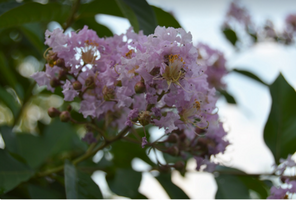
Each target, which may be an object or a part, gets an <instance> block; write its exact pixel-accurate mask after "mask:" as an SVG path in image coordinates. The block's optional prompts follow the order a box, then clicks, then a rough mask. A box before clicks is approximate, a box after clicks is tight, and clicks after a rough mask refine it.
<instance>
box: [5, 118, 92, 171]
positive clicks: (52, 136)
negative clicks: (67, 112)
mask: <svg viewBox="0 0 296 200" xmlns="http://www.w3.org/2000/svg"><path fill="white" fill-rule="evenodd" d="M0 131H1V134H2V137H3V139H4V142H5V144H7V145H6V147H5V148H6V149H7V150H9V151H10V152H12V153H15V154H18V155H20V156H21V157H22V158H23V159H25V161H26V162H27V163H28V165H29V166H30V167H32V168H37V167H39V166H40V165H41V164H42V163H43V162H44V161H45V160H46V159H48V157H49V156H54V155H58V154H61V153H64V152H67V151H69V150H73V149H74V150H76V151H77V150H85V149H86V146H84V144H83V143H82V142H81V141H80V139H79V138H78V136H77V134H76V132H75V131H74V130H73V128H72V126H71V125H69V124H67V123H62V122H60V121H58V120H56V121H54V122H53V123H51V124H50V125H49V126H47V127H46V128H45V131H44V133H43V134H42V135H41V136H34V135H31V134H26V133H22V134H15V133H14V132H12V129H11V128H10V127H7V126H2V127H0Z"/></svg>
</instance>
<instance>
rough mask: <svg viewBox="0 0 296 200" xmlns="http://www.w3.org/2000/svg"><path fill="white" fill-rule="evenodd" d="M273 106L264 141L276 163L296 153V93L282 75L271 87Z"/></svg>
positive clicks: (265, 129)
mask: <svg viewBox="0 0 296 200" xmlns="http://www.w3.org/2000/svg"><path fill="white" fill-rule="evenodd" d="M269 89H270V94H271V98H272V105H271V110H270V114H269V117H268V120H267V123H266V125H265V128H264V141H265V143H266V145H267V146H268V148H269V149H270V150H271V152H272V154H273V156H274V158H275V161H276V162H277V163H279V159H280V158H287V156H288V155H289V154H294V153H295V151H296V146H295V143H296V106H295V102H296V92H295V90H294V88H292V87H291V86H290V85H289V83H288V82H287V81H286V80H285V78H284V77H283V75H282V74H280V75H279V76H278V78H277V79H276V80H275V81H274V83H273V84H272V85H270V87H269Z"/></svg>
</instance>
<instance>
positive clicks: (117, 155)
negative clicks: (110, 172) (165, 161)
mask: <svg viewBox="0 0 296 200" xmlns="http://www.w3.org/2000/svg"><path fill="white" fill-rule="evenodd" d="M123 149H124V151H123ZM110 152H111V153H112V154H113V156H114V158H113V163H114V165H115V166H118V167H121V168H129V167H131V161H132V160H133V159H134V158H135V157H138V158H140V159H142V160H143V161H145V162H146V163H148V164H150V165H154V163H153V162H152V161H151V160H150V159H149V157H148V156H147V155H146V153H145V149H142V147H141V145H140V144H134V143H130V142H126V141H117V142H115V143H114V144H112V149H111V151H110Z"/></svg>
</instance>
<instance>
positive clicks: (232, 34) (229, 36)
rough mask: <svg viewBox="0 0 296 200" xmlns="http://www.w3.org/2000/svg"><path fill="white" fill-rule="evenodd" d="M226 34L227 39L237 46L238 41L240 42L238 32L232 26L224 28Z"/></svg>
mask: <svg viewBox="0 0 296 200" xmlns="http://www.w3.org/2000/svg"><path fill="white" fill-rule="evenodd" d="M223 33H224V36H225V37H226V39H227V40H228V41H229V42H230V43H231V44H232V45H233V46H235V45H236V43H237V42H238V37H237V35H236V33H235V32H234V31H233V30H232V29H231V28H225V29H223Z"/></svg>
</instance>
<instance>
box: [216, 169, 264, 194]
mask: <svg viewBox="0 0 296 200" xmlns="http://www.w3.org/2000/svg"><path fill="white" fill-rule="evenodd" d="M216 170H217V172H218V173H219V175H218V176H217V177H215V179H216V182H217V186H218V190H217V193H216V199H233V198H235V199H249V198H250V190H253V191H254V192H256V193H257V194H258V196H259V197H260V198H261V199H266V198H267V196H268V192H269V187H268V186H267V185H266V184H265V183H264V181H261V180H259V176H249V175H247V174H246V173H245V172H243V171H240V170H238V169H234V168H230V167H224V166H217V167H216Z"/></svg>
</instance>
